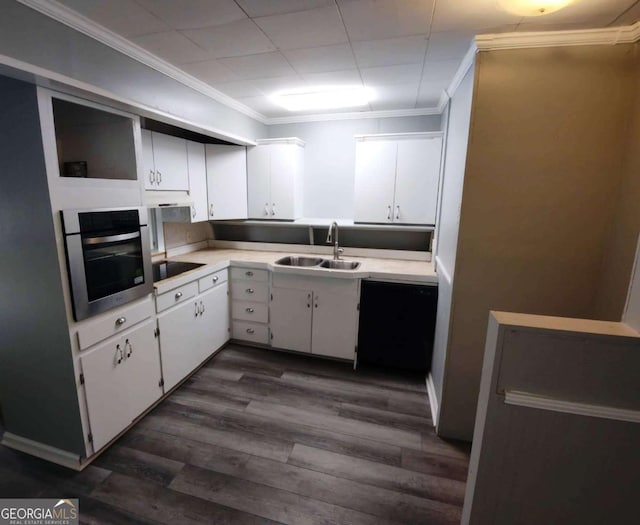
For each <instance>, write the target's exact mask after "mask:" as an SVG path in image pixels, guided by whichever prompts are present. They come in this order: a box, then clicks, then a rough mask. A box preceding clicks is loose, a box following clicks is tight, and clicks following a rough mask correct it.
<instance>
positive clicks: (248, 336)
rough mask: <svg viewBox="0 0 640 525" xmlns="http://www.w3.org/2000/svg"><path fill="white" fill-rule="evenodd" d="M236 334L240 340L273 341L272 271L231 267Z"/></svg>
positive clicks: (262, 342)
mask: <svg viewBox="0 0 640 525" xmlns="http://www.w3.org/2000/svg"><path fill="white" fill-rule="evenodd" d="M231 319H232V335H233V338H234V339H237V340H239V341H247V342H249V343H258V344H263V345H268V344H269V325H268V323H269V272H268V271H267V270H254V269H251V268H231Z"/></svg>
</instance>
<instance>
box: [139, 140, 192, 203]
mask: <svg viewBox="0 0 640 525" xmlns="http://www.w3.org/2000/svg"><path fill="white" fill-rule="evenodd" d="M149 135H150V136H151V140H149ZM142 148H143V159H144V163H145V167H144V174H145V188H146V189H148V190H166V191H189V168H188V163H187V141H186V140H185V139H181V138H178V137H172V136H170V135H163V134H162V133H156V132H155V131H151V132H149V131H148V130H142ZM151 159H153V164H152V163H151ZM151 166H153V169H151Z"/></svg>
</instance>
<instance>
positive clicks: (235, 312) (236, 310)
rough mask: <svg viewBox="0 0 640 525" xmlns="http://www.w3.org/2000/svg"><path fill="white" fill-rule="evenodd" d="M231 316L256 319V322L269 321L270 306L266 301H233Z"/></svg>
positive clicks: (249, 319) (248, 319)
mask: <svg viewBox="0 0 640 525" xmlns="http://www.w3.org/2000/svg"><path fill="white" fill-rule="evenodd" d="M231 317H232V318H233V319H242V320H244V321H254V322H256V323H268V322H269V307H268V305H267V304H265V303H254V302H250V301H232V303H231Z"/></svg>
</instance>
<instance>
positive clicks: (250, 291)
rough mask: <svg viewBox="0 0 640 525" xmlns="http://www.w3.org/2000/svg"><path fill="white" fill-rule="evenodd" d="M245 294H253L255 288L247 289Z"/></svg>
mask: <svg viewBox="0 0 640 525" xmlns="http://www.w3.org/2000/svg"><path fill="white" fill-rule="evenodd" d="M245 292H247V293H253V288H247V289H246V290H245Z"/></svg>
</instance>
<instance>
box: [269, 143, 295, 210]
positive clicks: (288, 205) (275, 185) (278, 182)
mask: <svg viewBox="0 0 640 525" xmlns="http://www.w3.org/2000/svg"><path fill="white" fill-rule="evenodd" d="M269 147H270V148H271V216H272V218H273V219H287V220H293V219H295V218H296V217H295V195H296V182H297V180H296V179H297V177H296V175H297V174H296V170H297V169H298V147H297V146H296V145H294V144H272V145H270V146H269Z"/></svg>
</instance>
